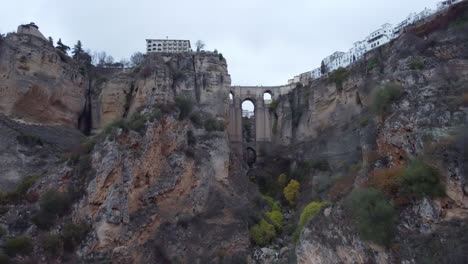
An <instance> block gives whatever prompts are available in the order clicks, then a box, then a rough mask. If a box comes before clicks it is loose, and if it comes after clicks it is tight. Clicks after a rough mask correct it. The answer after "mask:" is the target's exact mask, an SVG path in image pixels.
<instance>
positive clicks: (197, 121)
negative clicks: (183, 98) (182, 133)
mask: <svg viewBox="0 0 468 264" xmlns="http://www.w3.org/2000/svg"><path fill="white" fill-rule="evenodd" d="M190 121H192V123H193V124H194V125H195V126H197V127H201V126H202V125H203V120H202V117H201V115H200V113H199V112H194V113H191V114H190Z"/></svg>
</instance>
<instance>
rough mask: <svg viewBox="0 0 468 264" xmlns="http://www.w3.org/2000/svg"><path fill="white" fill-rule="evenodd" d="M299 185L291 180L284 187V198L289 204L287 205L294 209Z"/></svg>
mask: <svg viewBox="0 0 468 264" xmlns="http://www.w3.org/2000/svg"><path fill="white" fill-rule="evenodd" d="M299 190H300V184H299V182H298V181H296V180H291V181H290V182H289V184H288V186H286V187H284V190H283V193H284V198H286V200H287V201H288V202H289V205H290V206H292V207H294V206H295V205H296V199H297V197H298V196H299Z"/></svg>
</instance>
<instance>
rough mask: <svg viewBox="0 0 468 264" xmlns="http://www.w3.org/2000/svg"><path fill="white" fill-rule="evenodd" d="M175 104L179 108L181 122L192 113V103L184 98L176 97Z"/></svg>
mask: <svg viewBox="0 0 468 264" xmlns="http://www.w3.org/2000/svg"><path fill="white" fill-rule="evenodd" d="M175 103H176V105H177V107H178V108H179V119H180V120H183V119H185V118H186V117H187V116H189V114H190V113H191V112H192V102H191V101H190V100H189V99H187V98H184V97H176V98H175Z"/></svg>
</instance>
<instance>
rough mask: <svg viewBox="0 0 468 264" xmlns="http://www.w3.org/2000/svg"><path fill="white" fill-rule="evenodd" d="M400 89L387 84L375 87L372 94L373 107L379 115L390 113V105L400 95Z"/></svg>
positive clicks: (395, 85)
mask: <svg viewBox="0 0 468 264" xmlns="http://www.w3.org/2000/svg"><path fill="white" fill-rule="evenodd" d="M402 93H403V92H402V89H401V87H400V86H398V85H397V84H395V83H388V84H385V85H382V86H379V87H377V88H376V89H375V90H374V94H373V107H374V109H375V111H376V112H377V113H379V114H386V113H389V112H390V111H391V105H392V103H393V102H394V101H396V100H397V99H398V98H400V96H401V95H402Z"/></svg>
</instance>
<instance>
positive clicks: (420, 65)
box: [408, 59, 424, 70]
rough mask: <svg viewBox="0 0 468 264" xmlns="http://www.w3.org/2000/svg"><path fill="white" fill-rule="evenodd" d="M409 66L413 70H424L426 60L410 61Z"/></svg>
mask: <svg viewBox="0 0 468 264" xmlns="http://www.w3.org/2000/svg"><path fill="white" fill-rule="evenodd" d="M408 67H409V68H410V69H411V70H422V69H424V62H422V61H420V60H417V59H414V60H412V61H411V62H410V63H409V65H408Z"/></svg>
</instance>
